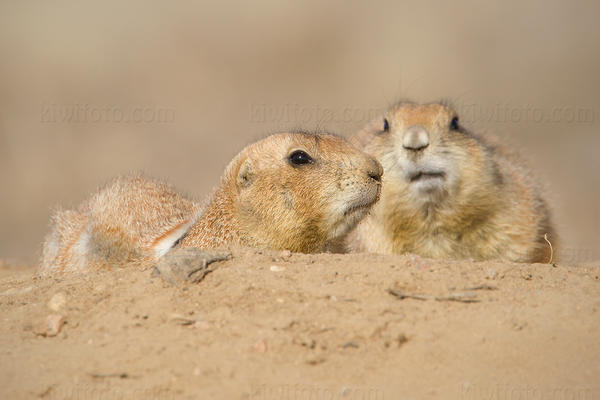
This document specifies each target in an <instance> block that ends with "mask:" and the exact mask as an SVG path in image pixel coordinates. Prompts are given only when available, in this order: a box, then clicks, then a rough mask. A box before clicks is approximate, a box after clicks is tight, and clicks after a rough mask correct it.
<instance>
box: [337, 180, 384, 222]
mask: <svg viewBox="0 0 600 400" xmlns="http://www.w3.org/2000/svg"><path fill="white" fill-rule="evenodd" d="M380 192H381V185H377V191H376V192H375V193H369V194H368V195H365V196H362V197H361V198H360V199H358V200H357V201H355V202H353V203H352V204H350V205H349V206H348V208H347V209H346V211H344V215H345V216H347V215H350V214H352V213H355V212H357V211H368V210H369V209H370V208H371V207H372V206H373V205H374V204H375V203H377V200H379V194H380Z"/></svg>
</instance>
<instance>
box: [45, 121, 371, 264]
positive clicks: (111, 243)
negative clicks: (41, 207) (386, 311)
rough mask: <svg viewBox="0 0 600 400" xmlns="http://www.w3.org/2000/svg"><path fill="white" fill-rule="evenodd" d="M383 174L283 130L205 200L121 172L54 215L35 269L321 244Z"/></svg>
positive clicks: (245, 153)
mask: <svg viewBox="0 0 600 400" xmlns="http://www.w3.org/2000/svg"><path fill="white" fill-rule="evenodd" d="M382 173H383V169H382V167H381V165H380V164H379V163H378V162H377V161H376V160H375V159H374V158H373V157H370V156H368V155H366V154H365V153H363V152H362V151H360V150H358V149H356V148H354V147H353V146H351V145H349V144H348V143H347V142H346V141H345V140H344V139H342V138H339V137H336V136H333V135H327V134H308V133H281V134H275V135H271V136H269V137H267V138H265V139H263V140H260V141H258V142H256V143H253V144H251V145H249V146H247V147H246V148H245V149H243V150H242V151H241V152H240V153H239V154H238V155H237V156H236V157H235V158H234V159H233V160H232V161H231V162H230V163H229V165H228V166H227V168H226V169H225V172H224V173H223V175H222V177H221V181H220V184H219V185H218V187H217V188H216V189H215V190H214V192H213V193H212V195H211V196H209V198H208V200H207V201H206V202H205V205H204V206H200V205H199V204H197V203H196V202H194V201H192V200H190V199H188V198H185V197H184V196H182V195H180V194H179V193H177V192H176V191H175V190H174V189H173V188H172V187H171V186H169V185H168V184H166V183H163V182H159V181H155V180H151V179H146V178H143V177H141V176H126V177H119V178H117V179H115V180H114V181H113V182H111V183H110V184H108V185H107V186H106V187H104V188H103V189H101V190H99V191H98V192H96V193H95V194H94V195H92V196H91V198H90V199H88V200H87V201H85V202H84V203H83V204H82V205H81V206H80V207H79V208H78V209H77V210H71V211H58V212H56V213H55V214H54V216H53V217H52V228H51V232H50V234H49V235H48V237H47V238H46V241H45V243H44V248H43V255H42V261H41V272H42V273H44V272H46V273H47V272H52V271H77V270H84V269H86V268H90V267H99V268H101V267H111V266H122V265H125V264H128V263H132V262H148V261H149V262H153V261H156V260H157V259H158V258H160V257H161V256H162V255H164V254H166V253H167V252H169V251H170V250H171V249H172V248H174V247H198V248H218V247H224V246H228V245H242V246H250V247H258V248H265V249H278V250H284V249H286V250H290V251H294V252H304V253H314V252H319V251H323V250H325V249H326V248H327V247H328V246H330V245H333V244H335V243H338V242H339V241H343V239H344V237H345V235H347V234H348V233H349V232H350V230H352V229H353V228H354V227H355V226H356V224H357V223H358V222H359V221H360V220H361V219H362V218H363V217H364V216H365V215H366V213H367V212H368V211H369V209H370V208H371V206H372V205H373V204H374V203H375V202H376V201H377V200H378V198H379V193H380V187H381V174H382Z"/></svg>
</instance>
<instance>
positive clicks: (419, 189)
mask: <svg viewBox="0 0 600 400" xmlns="http://www.w3.org/2000/svg"><path fill="white" fill-rule="evenodd" d="M351 142H352V143H353V144H355V145H357V146H358V147H359V148H361V149H363V150H365V151H366V152H367V153H369V154H371V155H373V156H374V157H376V158H377V159H378V160H379V161H380V162H381V164H382V165H383V168H384V171H385V174H384V175H383V188H382V193H381V199H380V201H379V202H378V203H377V204H376V205H375V206H374V207H373V209H372V211H371V213H370V215H369V216H368V217H367V218H365V220H364V221H363V222H362V223H360V224H359V226H358V227H357V229H356V230H355V231H354V232H353V233H352V234H351V235H350V237H349V239H348V246H349V247H350V249H351V250H352V251H368V252H377V253H387V254H390V253H415V254H418V255H420V256H423V257H429V258H445V259H474V260H487V259H501V260H506V261H513V262H548V261H549V260H550V246H549V245H548V243H547V242H546V241H545V239H544V235H545V234H548V236H549V239H550V240H553V236H554V235H553V228H552V225H551V223H550V215H549V211H548V208H547V206H546V203H545V202H544V199H543V198H542V195H541V191H540V189H539V188H538V185H537V184H536V182H535V180H533V178H532V177H531V174H530V173H529V171H528V170H527V169H526V168H525V167H524V166H523V165H522V163H521V162H520V161H519V160H518V157H516V156H515V155H514V154H512V153H509V152H508V151H507V150H505V149H502V148H501V147H500V146H499V145H498V144H497V143H496V144H492V139H491V138H486V137H483V136H478V135H474V134H472V133H470V132H469V131H467V130H466V129H465V128H464V127H463V126H462V125H461V124H460V123H459V117H458V115H457V113H456V112H455V111H454V110H453V109H452V108H450V107H448V106H446V105H444V104H439V103H433V104H425V105H420V104H415V103H411V102H403V103H399V104H397V105H395V106H393V107H391V108H390V109H389V110H388V111H387V113H386V114H385V116H383V117H381V118H380V119H378V120H375V121H372V122H371V123H370V124H369V125H368V126H367V127H366V128H365V129H363V130H362V131H360V132H359V133H357V134H356V135H355V136H354V137H353V138H352V139H351Z"/></svg>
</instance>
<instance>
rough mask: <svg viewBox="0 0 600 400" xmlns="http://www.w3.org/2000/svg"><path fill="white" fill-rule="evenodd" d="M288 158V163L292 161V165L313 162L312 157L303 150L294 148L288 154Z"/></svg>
mask: <svg viewBox="0 0 600 400" xmlns="http://www.w3.org/2000/svg"><path fill="white" fill-rule="evenodd" d="M289 160H290V163H292V165H304V164H310V163H312V162H313V159H312V158H311V157H310V156H309V155H308V154H307V153H306V152H305V151H302V150H296V151H294V152H293V153H292V154H290V156H289Z"/></svg>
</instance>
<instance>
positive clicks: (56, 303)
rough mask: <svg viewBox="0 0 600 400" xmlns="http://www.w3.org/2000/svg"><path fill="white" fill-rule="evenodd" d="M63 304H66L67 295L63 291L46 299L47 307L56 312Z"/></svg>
mask: <svg viewBox="0 0 600 400" xmlns="http://www.w3.org/2000/svg"><path fill="white" fill-rule="evenodd" d="M65 304H67V295H66V294H64V293H63V292H58V293H56V294H55V295H54V296H52V298H51V299H50V301H48V308H49V309H51V310H52V311H57V312H58V311H60V309H61V308H63V307H64V306H65Z"/></svg>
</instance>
